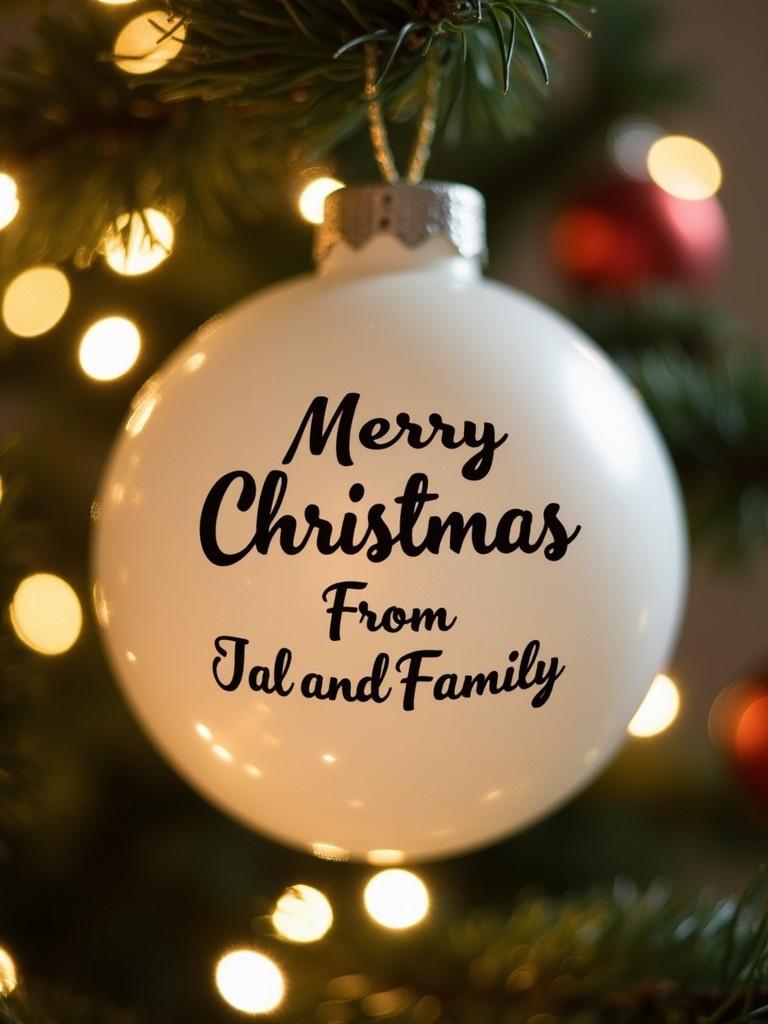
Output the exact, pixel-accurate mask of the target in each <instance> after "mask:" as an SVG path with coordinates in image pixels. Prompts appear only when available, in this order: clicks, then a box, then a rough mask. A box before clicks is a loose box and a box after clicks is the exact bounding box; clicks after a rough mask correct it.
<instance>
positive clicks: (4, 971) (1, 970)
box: [0, 946, 19, 996]
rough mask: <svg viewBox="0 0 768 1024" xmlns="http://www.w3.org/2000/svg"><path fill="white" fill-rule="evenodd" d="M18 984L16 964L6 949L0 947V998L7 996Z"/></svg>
mask: <svg viewBox="0 0 768 1024" xmlns="http://www.w3.org/2000/svg"><path fill="white" fill-rule="evenodd" d="M18 983H19V978H18V974H17V972H16V964H15V963H14V961H13V957H12V956H11V954H10V953H9V952H8V950H7V949H3V947H2V946H0V996H9V995H10V994H11V992H13V990H14V989H15V988H16V986H17V985H18Z"/></svg>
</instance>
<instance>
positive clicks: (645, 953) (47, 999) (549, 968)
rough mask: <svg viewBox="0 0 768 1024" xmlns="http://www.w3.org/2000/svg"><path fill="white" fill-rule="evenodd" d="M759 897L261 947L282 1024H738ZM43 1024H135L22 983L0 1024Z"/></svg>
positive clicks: (766, 930) (637, 893)
mask: <svg viewBox="0 0 768 1024" xmlns="http://www.w3.org/2000/svg"><path fill="white" fill-rule="evenodd" d="M767 895H768V894H767V892H766V876H765V872H764V871H763V872H761V873H759V874H758V875H757V876H756V877H755V879H754V880H753V882H752V883H751V884H750V885H749V886H748V887H747V889H746V891H745V892H744V894H743V896H742V897H741V899H740V900H738V901H735V900H729V899H726V900H723V899H715V898H714V897H712V896H707V895H698V896H696V897H691V898H685V897H681V896H680V895H676V894H675V893H674V892H672V890H671V887H670V886H669V885H668V884H667V883H663V882H657V883H655V884H653V885H651V886H650V887H649V888H647V889H645V890H641V889H639V888H637V887H636V886H635V885H634V884H632V883H630V882H627V881H624V880H620V881H617V882H616V883H615V884H614V885H613V887H612V888H609V889H607V890H598V891H593V892H588V893H586V894H584V895H582V896H573V897H564V898H560V899H555V898H547V897H543V896H538V895H535V894H528V895H525V896H523V897H521V898H520V900H519V901H518V903H517V905H516V906H515V907H514V908H513V910H512V912H511V913H510V914H508V915H506V916H504V915H502V914H500V913H498V912H492V911H479V912H476V913H474V914H472V915H470V916H469V917H467V918H464V919H461V920H455V919H453V920H446V919H441V918H440V917H438V916H434V917H433V918H432V919H431V921H430V923H427V924H425V925H422V926H421V927H420V928H418V929H415V930H414V931H413V932H412V933H405V934H402V935H396V934H395V935H393V934H392V933H383V932H381V931H375V930H372V929H371V928H370V927H368V928H364V929H362V930H361V931H360V932H359V933H357V932H356V933H355V934H354V935H352V934H346V935H343V936H341V937H339V936H338V935H337V936H336V937H330V938H328V939H326V940H324V941H323V942H320V943H318V944H315V945H311V946H308V947H301V946H295V945H292V944H291V943H288V942H282V941H281V940H279V939H273V940H270V938H269V937H267V936H264V935H262V934H260V935H259V936H258V945H259V946H260V947H264V946H265V945H270V944H274V947H275V957H276V959H277V960H279V961H280V962H281V963H282V964H283V966H284V967H285V969H286V972H287V974H288V977H289V979H290V987H289V989H288V996H287V999H286V1002H285V1004H284V1005H283V1006H282V1007H281V1008H280V1010H279V1019H280V1020H281V1021H285V1022H289V1024H290V1022H293V1021H295V1022H296V1024H306V1022H307V1021H309V1020H319V1021H325V1022H329V1024H333V1022H339V1024H341V1022H344V1024H364V1022H369V1021H370V1020H371V1019H384V1020H386V1021H388V1022H390V1024H477V1022H478V1021H486V1022H494V1024H495V1022H510V1024H524V1022H526V1021H534V1022H538V1024H551V1022H554V1021H559V1022H560V1024H651V1022H654V1024H660V1022H661V1024H747V1022H748V1021H754V1020H760V1019H763V1018H764V1016H765V1005H766V1003H768V906H767V905H766V898H767ZM262 928H263V926H260V927H259V931H260V932H261V930H262ZM43 1005H45V1006H46V1010H42V1009H41V1008H40V1007H41V1006H43ZM51 1007H55V1009H56V1014H55V1016H52V1015H51V1010H50V1008H51ZM59 1011H60V1012H59ZM52 1019H64V1020H67V1021H70V1022H71V1021H75V1022H82V1024H91V1022H98V1021H107V1022H109V1024H130V1018H126V1017H125V1015H121V1014H119V1013H117V1012H116V1011H115V1010H114V1009H112V1008H110V1007H98V1006H97V1005H96V1004H94V1003H90V1002H89V1001H88V1000H86V999H81V1000H78V1001H74V1000H72V999H71V998H68V999H65V1000H64V1001H63V1002H62V997H61V996H60V995H57V994H55V993H54V994H48V993H43V992H38V990H37V987H36V986H34V985H30V984H27V985H26V986H25V988H24V989H20V990H17V991H16V992H15V993H14V994H13V995H12V996H11V997H10V998H8V999H7V1000H6V1001H5V1002H4V1003H0V1024H49V1022H50V1021H51V1020H52Z"/></svg>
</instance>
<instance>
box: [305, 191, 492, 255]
mask: <svg viewBox="0 0 768 1024" xmlns="http://www.w3.org/2000/svg"><path fill="white" fill-rule="evenodd" d="M380 234H389V235H391V236H393V237H394V238H397V239H398V240H399V241H400V242H402V244H403V245H405V246H407V247H408V248H409V249H414V248H416V247H417V246H419V245H421V244H422V243H423V242H426V241H427V240H428V239H430V238H445V239H446V240H447V241H448V242H449V243H450V245H451V246H452V247H453V249H454V250H455V251H456V253H457V255H459V256H464V257H465V258H467V259H473V258H478V257H479V258H480V259H482V260H484V259H485V256H486V246H485V200H484V199H483V197H482V195H481V194H480V193H479V192H478V191H477V189H474V188H471V187H470V186H469V185H459V184H455V183H453V182H446V181H423V182H420V183H419V184H418V185H411V184H407V183H405V182H396V183H394V184H380V185H354V186H351V187H349V188H343V189H339V190H338V191H336V192H332V193H331V195H329V196H328V198H327V199H326V201H325V214H324V220H323V223H322V224H320V225H318V227H317V230H316V233H315V246H314V255H315V261H316V262H317V263H322V261H323V260H324V259H325V258H326V256H327V255H328V254H329V253H330V251H331V250H332V249H333V247H334V246H335V245H336V244H337V242H346V244H347V245H349V246H350V247H351V248H353V249H362V248H363V246H365V245H366V244H367V243H368V242H369V241H370V240H371V239H372V238H373V237H374V236H375V235H380Z"/></svg>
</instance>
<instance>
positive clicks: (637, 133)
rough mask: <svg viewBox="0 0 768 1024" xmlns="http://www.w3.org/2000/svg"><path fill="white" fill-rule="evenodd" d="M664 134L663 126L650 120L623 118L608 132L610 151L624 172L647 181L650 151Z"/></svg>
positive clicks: (637, 179) (628, 175) (631, 176)
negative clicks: (660, 126)
mask: <svg viewBox="0 0 768 1024" xmlns="http://www.w3.org/2000/svg"><path fill="white" fill-rule="evenodd" d="M662 134H663V133H662V130H661V128H659V126H658V125H655V124H653V123H652V122H650V121H639V120H637V118H634V117H625V118H621V119H620V120H619V121H616V123H615V124H613V125H612V126H611V128H610V130H609V132H608V151H609V153H610V156H611V158H612V160H613V162H614V164H615V165H616V167H618V169H619V170H620V171H621V172H622V174H625V175H626V176H627V177H629V178H634V179H635V181H647V180H648V151H649V150H650V148H651V146H652V145H653V144H654V142H656V140H657V139H658V138H659V137H660V136H661V135H662Z"/></svg>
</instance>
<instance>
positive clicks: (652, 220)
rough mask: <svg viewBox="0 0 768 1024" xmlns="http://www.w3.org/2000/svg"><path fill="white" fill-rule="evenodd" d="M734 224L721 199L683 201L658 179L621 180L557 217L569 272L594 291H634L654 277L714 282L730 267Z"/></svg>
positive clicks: (556, 233)
mask: <svg viewBox="0 0 768 1024" xmlns="http://www.w3.org/2000/svg"><path fill="white" fill-rule="evenodd" d="M727 243H728V225H727V223H726V219H725V214H724V213H723V208H722V206H721V205H720V202H719V200H718V199H717V198H716V197H715V196H712V197H711V198H709V199H700V200H689V199H678V198H677V197H676V196H672V195H670V194H669V193H668V192H665V191H664V190H663V189H661V188H659V186H658V185H655V184H653V182H646V181H631V180H629V179H625V178H622V179H615V180H613V181H611V182H609V183H606V184H603V185H601V186H599V187H597V188H594V189H593V190H591V191H590V192H587V193H585V194H584V195H583V196H581V197H580V198H578V199H577V200H575V201H574V202H572V203H571V204H570V205H569V206H567V207H566V208H565V209H564V210H563V211H562V212H561V213H560V214H559V215H558V216H557V218H556V220H555V223H554V226H553V231H552V251H553V256H554V260H555V263H556V265H557V267H558V268H559V269H560V270H561V272H562V273H563V274H564V275H565V276H566V277H567V278H568V280H569V281H571V282H572V283H574V284H577V285H579V286H581V287H584V288H588V289H592V290H603V291H620V292H628V291H634V290H636V289H639V288H643V287H645V286H646V285H648V284H649V283H652V282H664V283H674V284H684V285H688V286H694V287H696V286H706V285H708V284H711V283H712V281H713V280H714V278H716V277H717V275H718V273H719V271H720V270H721V268H722V265H723V262H724V259H725V253H726V249H727Z"/></svg>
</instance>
